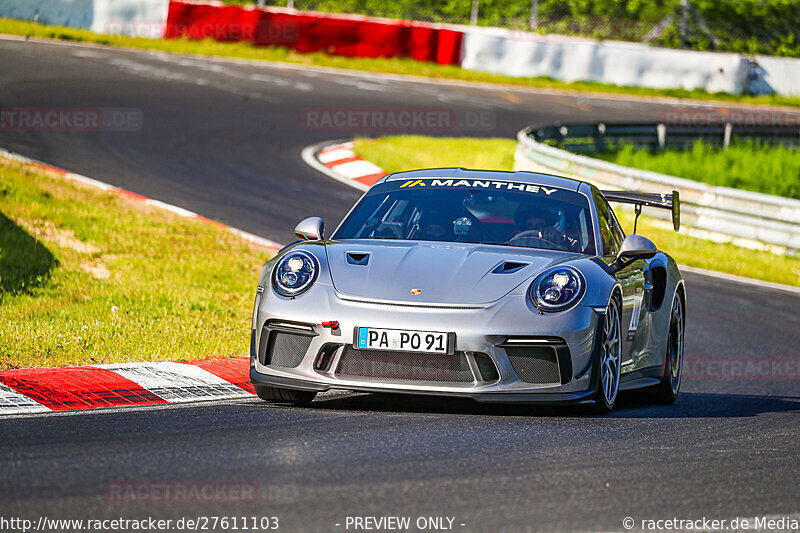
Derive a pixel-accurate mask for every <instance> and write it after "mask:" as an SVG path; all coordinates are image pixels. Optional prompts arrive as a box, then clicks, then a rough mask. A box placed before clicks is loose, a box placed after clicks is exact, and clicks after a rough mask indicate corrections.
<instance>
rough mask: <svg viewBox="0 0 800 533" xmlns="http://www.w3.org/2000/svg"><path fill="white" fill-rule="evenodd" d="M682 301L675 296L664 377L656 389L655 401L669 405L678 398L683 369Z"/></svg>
mask: <svg viewBox="0 0 800 533" xmlns="http://www.w3.org/2000/svg"><path fill="white" fill-rule="evenodd" d="M683 326H684V318H683V300H681V297H680V295H679V294H676V295H675V301H674V302H673V304H672V312H671V314H670V319H669V334H668V336H667V356H666V361H665V362H664V375H663V376H662V377H661V384H659V385H658V388H657V389H656V395H655V401H656V402H657V403H661V404H670V403H673V402H674V401H675V399H676V398H677V397H678V392H679V391H680V388H681V370H682V369H683Z"/></svg>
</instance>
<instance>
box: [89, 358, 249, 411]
mask: <svg viewBox="0 0 800 533" xmlns="http://www.w3.org/2000/svg"><path fill="white" fill-rule="evenodd" d="M100 366H101V367H102V368H105V369H107V370H111V371H112V372H115V373H117V374H119V375H120V376H122V377H124V378H127V379H129V380H131V381H133V382H134V383H137V384H138V385H139V386H141V387H142V388H143V389H146V390H149V391H150V392H152V393H153V394H156V395H158V396H160V397H161V398H163V399H164V400H166V401H168V402H170V403H182V402H196V401H200V400H219V399H228V398H245V397H249V396H252V394H250V393H249V392H247V391H245V390H243V389H241V388H239V387H237V386H236V385H233V384H231V383H229V382H227V381H225V380H224V379H222V378H219V377H217V376H215V375H214V374H212V373H211V372H207V371H205V370H203V369H202V368H200V367H197V366H194V365H187V364H183V363H171V362H167V363H124V364H110V365H100Z"/></svg>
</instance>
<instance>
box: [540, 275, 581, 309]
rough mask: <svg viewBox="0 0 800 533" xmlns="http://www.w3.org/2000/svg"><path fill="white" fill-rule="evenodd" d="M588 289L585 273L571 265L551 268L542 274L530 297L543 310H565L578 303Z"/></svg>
mask: <svg viewBox="0 0 800 533" xmlns="http://www.w3.org/2000/svg"><path fill="white" fill-rule="evenodd" d="M585 290H586V281H584V279H583V275H581V273H580V272H578V271H577V270H576V269H574V268H572V267H569V266H561V267H555V268H551V269H550V270H547V271H545V272H544V273H542V274H540V275H539V277H538V278H536V281H534V282H533V285H531V289H530V298H531V301H532V302H533V305H535V306H536V307H537V308H538V309H540V310H542V311H551V312H555V311H563V310H565V309H568V308H570V307H572V306H573V305H575V304H576V303H578V301H579V300H580V299H581V296H583V293H584V291H585Z"/></svg>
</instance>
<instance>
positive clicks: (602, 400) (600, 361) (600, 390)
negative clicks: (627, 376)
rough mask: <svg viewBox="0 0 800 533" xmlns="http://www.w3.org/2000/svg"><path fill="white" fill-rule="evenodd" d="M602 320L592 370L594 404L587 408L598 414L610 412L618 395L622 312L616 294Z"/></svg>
mask: <svg viewBox="0 0 800 533" xmlns="http://www.w3.org/2000/svg"><path fill="white" fill-rule="evenodd" d="M602 320H603V327H602V328H601V330H600V335H601V338H600V341H599V342H598V344H597V346H598V349H597V353H596V354H595V368H594V369H593V372H592V379H593V380H594V388H595V393H594V404H592V406H591V407H590V408H589V410H590V412H592V413H594V414H598V415H604V414H607V413H609V412H611V411H612V410H613V409H614V406H616V404H617V398H618V397H619V381H620V375H621V371H622V313H621V306H620V304H619V300H618V299H617V298H616V296H615V297H612V298H611V301H610V302H609V304H608V307H607V308H606V313H605V314H604V315H603V318H602ZM614 322H616V324H614ZM613 327H616V331H614V330H613ZM609 334H611V337H612V338H611V339H609ZM609 341H610V342H611V344H609ZM610 350H614V351H616V354H615V356H614V357H610V355H609V354H610ZM607 360H608V361H609V362H608V366H605V365H606V364H607V363H606V361H607ZM612 360H613V361H612ZM612 367H613V368H612ZM609 372H610V373H609ZM606 374H608V375H609V376H610V377H609V378H607V379H609V380H611V381H610V382H609V387H606V386H605V379H606V378H605V375H606Z"/></svg>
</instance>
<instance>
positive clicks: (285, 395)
mask: <svg viewBox="0 0 800 533" xmlns="http://www.w3.org/2000/svg"><path fill="white" fill-rule="evenodd" d="M255 389H256V394H257V395H258V397H259V398H261V399H262V400H264V401H267V402H272V403H288V404H291V405H308V404H310V403H311V401H312V400H313V399H314V397H315V396H316V395H317V393H316V391H308V390H297V389H282V388H279V387H270V386H267V385H262V386H256V387H255Z"/></svg>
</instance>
